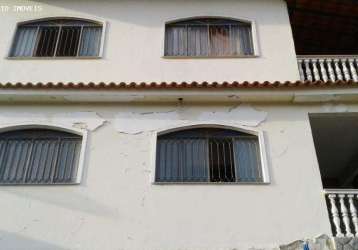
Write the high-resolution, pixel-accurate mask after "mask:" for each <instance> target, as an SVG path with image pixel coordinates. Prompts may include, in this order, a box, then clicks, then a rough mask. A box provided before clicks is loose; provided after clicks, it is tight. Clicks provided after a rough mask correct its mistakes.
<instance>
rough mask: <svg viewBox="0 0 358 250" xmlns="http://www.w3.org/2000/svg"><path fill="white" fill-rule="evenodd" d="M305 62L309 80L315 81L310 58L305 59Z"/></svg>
mask: <svg viewBox="0 0 358 250" xmlns="http://www.w3.org/2000/svg"><path fill="white" fill-rule="evenodd" d="M304 63H305V70H306V77H307V80H308V81H313V77H312V71H311V68H310V59H306V60H304Z"/></svg>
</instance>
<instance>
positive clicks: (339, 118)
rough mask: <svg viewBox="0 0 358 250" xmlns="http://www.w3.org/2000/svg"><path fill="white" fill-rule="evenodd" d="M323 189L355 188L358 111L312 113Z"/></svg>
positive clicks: (357, 164)
mask: <svg viewBox="0 0 358 250" xmlns="http://www.w3.org/2000/svg"><path fill="white" fill-rule="evenodd" d="M310 123H311V128H312V135H313V139H314V144H315V148H316V154H317V159H318V163H319V168H320V172H321V178H322V184H323V187H324V188H325V189H357V188H358V167H357V166H358V133H357V131H358V113H336V114H335V113H331V114H311V115H310Z"/></svg>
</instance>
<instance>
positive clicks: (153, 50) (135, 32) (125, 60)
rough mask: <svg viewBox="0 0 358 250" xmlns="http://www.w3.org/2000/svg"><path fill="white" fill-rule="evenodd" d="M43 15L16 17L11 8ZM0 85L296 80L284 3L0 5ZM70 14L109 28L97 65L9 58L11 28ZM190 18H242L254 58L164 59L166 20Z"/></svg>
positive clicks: (177, 0) (55, 1)
mask: <svg viewBox="0 0 358 250" xmlns="http://www.w3.org/2000/svg"><path fill="white" fill-rule="evenodd" d="M14 5H19V6H40V7H41V9H42V11H37V12H35V11H32V12H26V11H25V12H14V11H13V10H12V7H13V6H14ZM0 6H9V7H10V10H9V11H7V12H6V11H2V12H1V11H0V17H1V23H0V34H1V39H0V58H3V59H1V60H0V75H1V79H0V81H1V82H6V81H11V82H16V81H23V82H29V81H32V82H38V81H44V82H48V81H55V82H58V81H73V82H78V81H85V82H88V81H95V82H98V81H126V82H130V81H138V82H140V81H145V82H151V81H158V82H160V81H169V82H171V81H178V82H182V81H210V82H211V81H245V80H248V81H275V80H280V81H285V80H298V79H299V73H298V68H297V62H296V56H295V52H294V44H293V38H292V34H291V28H290V24H289V18H288V13H287V10H286V4H285V2H284V0H220V1H217V0H185V1H183V0H170V1H166V0H155V1H154V0H153V1H145V0H142V1H130V0H121V1H117V0H106V1H95V0H88V1H83V0H82V1H69V0H51V1H49V0H39V1H25V0H0ZM53 16H74V17H85V18H91V19H97V20H100V21H104V22H106V24H107V30H106V36H105V43H104V54H103V58H102V59H98V60H88V59H87V60H65V59H57V60H44V59H42V60H41V59H38V60H9V59H6V56H7V55H8V52H9V49H10V44H11V40H12V37H13V35H14V32H15V28H16V23H17V22H21V21H26V20H31V19H36V18H43V17H53ZM193 16H223V17H231V18H246V19H249V20H254V21H255V23H256V31H257V32H256V33H257V34H256V35H257V42H258V46H259V54H260V55H259V57H257V58H232V59H228V58H226V59H165V58H162V56H163V53H164V25H165V22H167V21H170V20H173V19H178V18H185V17H193Z"/></svg>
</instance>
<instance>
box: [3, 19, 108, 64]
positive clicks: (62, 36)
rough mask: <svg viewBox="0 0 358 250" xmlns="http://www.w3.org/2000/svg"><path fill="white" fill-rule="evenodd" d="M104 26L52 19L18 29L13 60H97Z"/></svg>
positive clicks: (12, 54) (79, 21) (12, 49)
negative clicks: (93, 58)
mask: <svg viewBox="0 0 358 250" xmlns="http://www.w3.org/2000/svg"><path fill="white" fill-rule="evenodd" d="M102 28H103V27H102V25H100V24H98V23H96V22H90V21H82V20H71V19H53V20H47V21H36V22H27V23H24V24H21V25H19V26H18V27H17V30H16V34H15V38H14V41H13V46H12V48H11V52H10V57H98V56H99V52H100V47H101V37H102Z"/></svg>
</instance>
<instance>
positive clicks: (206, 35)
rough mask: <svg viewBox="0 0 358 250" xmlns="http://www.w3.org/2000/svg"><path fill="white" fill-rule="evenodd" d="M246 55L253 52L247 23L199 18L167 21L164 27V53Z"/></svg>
mask: <svg viewBox="0 0 358 250" xmlns="http://www.w3.org/2000/svg"><path fill="white" fill-rule="evenodd" d="M249 55H254V46H253V38H252V27H251V23H249V22H241V21H235V20H230V19H219V18H199V19H190V20H186V21H180V22H173V23H168V24H167V25H166V27H165V56H184V57H185V56H188V57H207V56H213V57H220V56H249Z"/></svg>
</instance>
